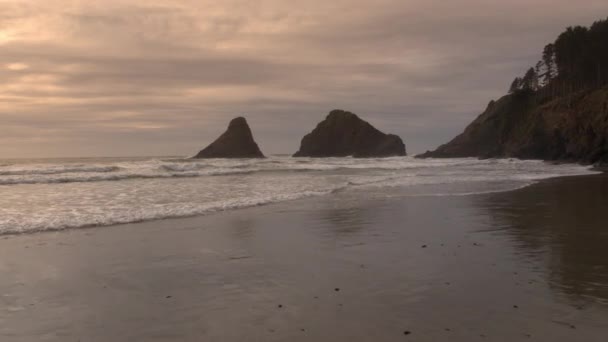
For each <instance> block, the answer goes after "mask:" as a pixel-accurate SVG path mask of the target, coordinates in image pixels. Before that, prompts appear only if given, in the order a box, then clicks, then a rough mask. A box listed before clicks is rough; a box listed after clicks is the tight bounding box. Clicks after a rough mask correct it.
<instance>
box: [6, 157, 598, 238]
mask: <svg viewBox="0 0 608 342" xmlns="http://www.w3.org/2000/svg"><path fill="white" fill-rule="evenodd" d="M591 173H594V172H593V171H591V170H590V169H589V168H588V167H584V166H580V165H571V164H561V165H552V164H548V163H544V162H540V161H521V160H477V159H466V158H465V159H428V160H419V159H414V158H410V157H398V158H385V159H354V158H327V159H315V158H289V157H271V158H268V159H238V160H222V159H212V160H183V159H173V160H163V159H148V160H127V161H125V160H114V161H112V160H91V162H89V163H87V162H83V161H79V162H78V163H60V162H57V163H52V162H48V163H46V164H32V163H23V164H19V163H12V164H4V165H2V163H0V185H2V186H0V195H1V196H0V234H9V233H10V234H13V233H28V232H35V231H46V230H60V229H68V228H78V227H89V226H102V225H113V224H119V223H130V222H139V221H146V220H156V219H164V218H173V217H183V216H193V215H204V214H207V213H211V212H216V211H221V210H233V209H238V208H244V207H250V206H257V205H263V204H268V203H276V202H282V201H289V200H294V199H299V198H303V197H310V196H323V195H328V194H331V193H333V192H336V191H339V190H340V191H348V190H349V189H353V190H356V191H362V192H363V193H365V194H366V195H368V194H370V193H376V194H379V195H383V194H384V193H385V192H387V189H392V190H391V192H392V193H394V192H395V189H397V190H396V191H398V193H400V194H403V195H406V196H410V195H416V196H421V195H422V196H455V195H470V194H478V193H486V192H496V191H505V190H511V189H516V188H520V187H523V186H527V185H529V184H532V183H534V182H536V181H538V180H540V179H546V178H551V177H558V176H572V175H582V174H591Z"/></svg>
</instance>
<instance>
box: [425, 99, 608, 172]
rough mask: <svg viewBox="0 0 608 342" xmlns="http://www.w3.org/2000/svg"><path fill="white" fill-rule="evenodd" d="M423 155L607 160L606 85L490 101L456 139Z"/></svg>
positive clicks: (607, 115) (607, 118)
mask: <svg viewBox="0 0 608 342" xmlns="http://www.w3.org/2000/svg"><path fill="white" fill-rule="evenodd" d="M419 157H432V158H457V157H479V158H504V157H514V158H521V159H543V160H559V161H574V162H581V163H586V164H591V163H598V164H605V163H606V162H608V88H604V89H597V90H589V91H585V92H579V93H575V94H572V95H567V96H562V97H558V98H555V99H552V100H550V101H547V102H544V103H539V102H538V98H537V97H536V96H534V94H526V93H520V94H511V95H506V96H504V97H503V98H501V99H499V100H498V101H492V102H490V104H489V105H488V108H487V109H486V110H485V111H484V112H483V113H482V114H481V115H480V116H479V117H478V118H477V119H475V121H473V122H472V123H471V124H470V125H469V126H468V127H467V128H466V129H465V131H464V132H463V133H462V134H460V135H458V136H457V137H455V138H454V139H453V140H452V141H450V142H449V143H447V144H444V145H442V146H440V147H439V148H437V150H435V151H432V152H426V153H424V154H422V155H420V156H419Z"/></svg>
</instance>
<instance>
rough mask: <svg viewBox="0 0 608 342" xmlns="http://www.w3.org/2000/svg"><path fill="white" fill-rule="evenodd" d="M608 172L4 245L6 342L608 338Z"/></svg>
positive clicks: (350, 199)
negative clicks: (496, 189) (501, 188)
mask: <svg viewBox="0 0 608 342" xmlns="http://www.w3.org/2000/svg"><path fill="white" fill-rule="evenodd" d="M607 209H608V177H606V176H605V175H597V176H583V177H565V178H557V179H550V180H546V181H542V182H540V183H538V184H535V185H532V186H529V187H526V188H523V189H519V190H515V191H510V192H500V193H490V194H481V195H470V196H436V195H435V196H403V195H402V194H400V192H399V190H398V189H392V190H390V189H389V190H387V193H386V194H385V196H383V197H382V198H376V197H374V196H371V197H367V196H365V195H364V194H363V193H357V192H356V191H354V192H344V193H338V194H335V195H332V196H324V197H316V198H308V199H302V200H295V201H289V202H283V203H278V204H272V205H267V206H262V207H254V208H247V209H241V210H235V211H231V212H224V213H217V214H212V215H208V216H203V217H192V218H183V219H172V220H161V221H154V222H146V223H139V224H128V225H117V226H112V227H101V228H92V229H79V230H67V231H61V232H51V233H37V234H29V235H11V236H5V237H2V238H0V273H1V274H2V277H1V278H0V340H1V341H3V342H22V341H23V342H26V341H28V342H29V341H62V342H63V341H336V342H339V341H476V340H479V341H484V340H485V341H528V340H530V341H598V342H600V341H602V342H603V341H605V338H606V336H607V335H608V323H607V322H608V249H607V248H606V246H608V230H606V224H605V219H604V215H605V212H606V210H607Z"/></svg>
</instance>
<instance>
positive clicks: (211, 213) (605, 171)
mask: <svg viewBox="0 0 608 342" xmlns="http://www.w3.org/2000/svg"><path fill="white" fill-rule="evenodd" d="M591 170H592V171H596V172H600V173H597V174H588V175H564V176H557V177H551V178H546V179H541V180H534V181H532V183H531V184H523V185H521V186H519V187H516V188H513V189H506V190H488V191H481V192H473V193H454V194H449V193H441V194H416V195H403V196H402V197H444V196H445V197H451V196H483V195H488V194H497V193H505V192H513V191H520V190H522V189H526V188H529V187H533V186H535V185H537V184H539V183H543V182H549V181H552V180H559V179H563V178H584V177H597V176H601V175H608V168H603V169H602V168H592V169H591ZM404 187H405V186H404ZM388 188H390V187H388ZM388 188H387V189H388ZM397 188H399V187H397ZM351 190H352V189H351ZM342 191H344V190H342ZM342 191H338V192H331V193H327V194H320V195H311V196H305V197H301V198H296V199H292V200H286V201H278V202H270V203H264V204H258V205H251V206H243V207H239V208H230V209H227V210H216V211H209V212H206V213H201V214H193V215H184V216H172V217H163V218H158V219H143V220H139V221H133V222H124V223H113V224H102V225H99V224H91V225H85V226H78V227H66V228H56V229H44V230H37V231H28V232H5V233H0V239H2V238H4V237H14V236H28V235H34V234H46V233H60V232H64V231H65V232H69V231H74V230H90V229H103V228H111V227H121V226H130V225H140V224H146V223H150V222H165V221H172V220H181V219H196V218H205V217H210V216H214V215H220V214H228V213H231V212H235V211H241V210H250V209H255V208H262V207H272V206H275V205H280V204H283V203H297V202H299V201H310V200H313V199H318V198H326V197H330V196H334V195H335V194H336V193H339V192H342ZM393 191H394V189H393ZM397 197H399V196H397Z"/></svg>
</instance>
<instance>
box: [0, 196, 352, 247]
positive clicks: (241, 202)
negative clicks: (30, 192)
mask: <svg viewBox="0 0 608 342" xmlns="http://www.w3.org/2000/svg"><path fill="white" fill-rule="evenodd" d="M343 187H344V186H336V187H333V188H331V189H326V190H318V191H314V190H310V191H301V192H298V193H283V194H275V195H270V196H260V197H251V198H240V199H232V200H225V201H216V202H212V203H207V204H200V205H167V206H163V207H154V208H150V209H143V210H130V211H129V212H128V215H111V214H108V215H107V216H105V217H102V218H95V219H91V218H87V217H83V218H81V219H80V220H74V219H73V218H72V219H64V220H62V219H57V218H56V217H52V218H49V219H48V220H37V221H33V222H30V223H29V224H25V225H23V224H22V225H6V226H5V227H3V226H2V225H0V236H3V235H18V234H30V233H40V232H51V231H60V230H67V229H77V228H92V227H101V226H112V225H118V224H129V223H139V222H146V221H154V220H165V219H172V218H185V217H193V216H202V215H208V214H212V213H216V212H221V211H228V210H235V209H244V208H250V207H256V206H262V205H267V204H272V203H277V202H285V201H293V200H297V199H302V198H307V197H314V196H323V195H328V194H331V193H335V192H337V191H340V190H341V189H343ZM49 222H50V223H49Z"/></svg>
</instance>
